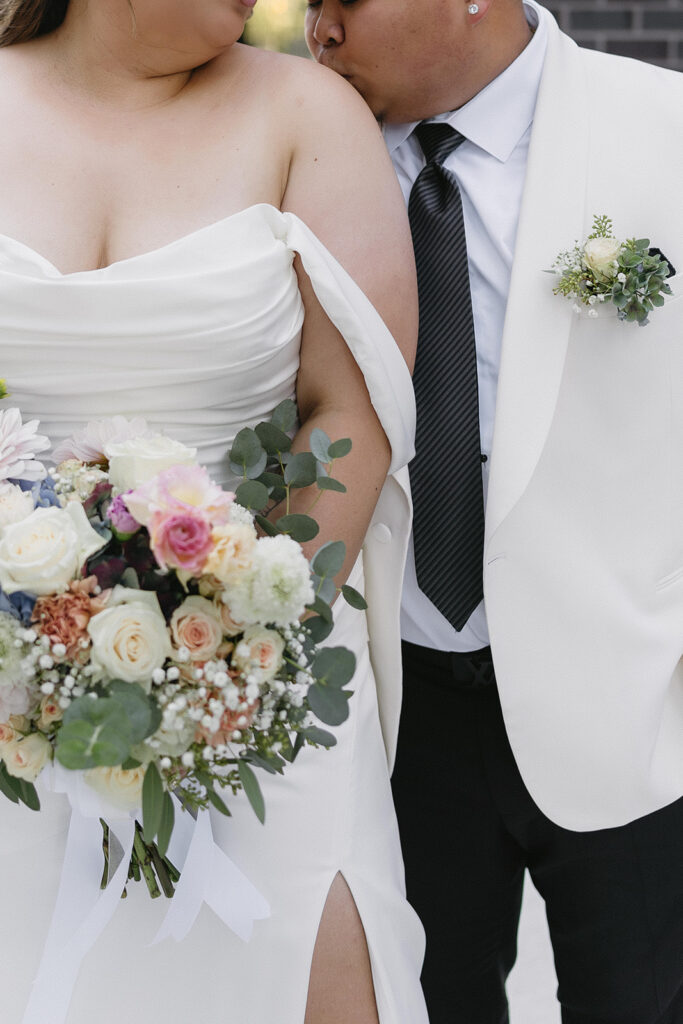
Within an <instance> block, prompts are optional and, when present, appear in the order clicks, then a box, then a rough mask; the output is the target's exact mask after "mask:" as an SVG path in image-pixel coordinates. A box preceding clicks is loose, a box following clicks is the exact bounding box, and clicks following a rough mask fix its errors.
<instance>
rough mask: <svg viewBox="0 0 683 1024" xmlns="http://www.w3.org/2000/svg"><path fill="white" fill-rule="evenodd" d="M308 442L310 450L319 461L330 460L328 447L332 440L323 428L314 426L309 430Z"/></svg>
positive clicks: (325, 461)
mask: <svg viewBox="0 0 683 1024" xmlns="http://www.w3.org/2000/svg"><path fill="white" fill-rule="evenodd" d="M309 444H310V446H311V451H312V452H313V454H314V455H315V457H316V459H318V460H319V461H320V462H323V463H327V462H331V461H332V457H331V456H330V454H329V448H330V445H331V444H332V442H331V441H330V439H329V437H328V436H327V434H326V433H325V431H324V430H321V429H320V428H319V427H314V428H313V430H312V431H311V437H310V440H309Z"/></svg>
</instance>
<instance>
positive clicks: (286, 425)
mask: <svg viewBox="0 0 683 1024" xmlns="http://www.w3.org/2000/svg"><path fill="white" fill-rule="evenodd" d="M297 416H298V413H297V408H296V403H295V402H293V401H292V399H291V398H285V400H284V401H283V402H280V404H279V405H278V406H277V407H276V408H275V410H274V411H273V414H272V416H271V417H270V422H271V423H272V424H273V426H274V427H278V428H279V429H280V430H282V431H284V432H285V433H286V434H287V433H289V431H290V430H293V429H294V427H295V426H296V421H297Z"/></svg>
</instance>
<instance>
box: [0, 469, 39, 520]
mask: <svg viewBox="0 0 683 1024" xmlns="http://www.w3.org/2000/svg"><path fill="white" fill-rule="evenodd" d="M31 512H33V495H32V494H31V492H30V491H22V489H21V487H17V485H16V484H11V483H9V481H7V480H3V481H2V483H0V528H1V527H3V526H9V525H10V523H19V522H21V520H22V519H26V516H30V515H31Z"/></svg>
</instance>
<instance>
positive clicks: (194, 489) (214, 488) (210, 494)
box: [126, 466, 234, 526]
mask: <svg viewBox="0 0 683 1024" xmlns="http://www.w3.org/2000/svg"><path fill="white" fill-rule="evenodd" d="M233 497H234V495H232V494H230V493H228V492H227V491H224V490H222V488H220V487H219V486H218V485H217V484H215V483H213V481H212V480H211V478H210V477H209V474H208V473H207V471H206V469H204V467H203V466H171V467H170V468H169V469H164V470H162V472H161V473H159V474H157V476H155V477H154V478H153V479H152V480H150V481H148V483H145V484H143V485H142V486H141V487H138V488H136V489H135V490H134V491H131V492H130V493H129V494H127V495H126V505H127V506H128V510H129V512H130V513H131V514H132V515H134V516H135V518H136V519H137V521H138V522H139V523H142V525H143V526H148V525H149V524H150V522H151V519H152V517H153V516H154V515H155V514H157V513H159V512H187V513H189V514H195V513H196V512H202V513H203V515H204V516H205V517H206V518H207V519H208V521H209V522H210V524H211V525H212V526H216V525H218V524H220V523H226V522H227V521H228V517H229V515H230V506H231V505H232V501H233Z"/></svg>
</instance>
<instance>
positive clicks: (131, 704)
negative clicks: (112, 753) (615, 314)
mask: <svg viewBox="0 0 683 1024" xmlns="http://www.w3.org/2000/svg"><path fill="white" fill-rule="evenodd" d="M108 695H109V696H110V697H111V698H112V699H114V700H116V701H117V703H119V704H120V705H121V707H122V708H123V710H124V712H125V714H126V716H127V718H128V723H129V725H130V733H131V737H130V741H131V743H132V744H133V745H135V744H136V743H141V742H142V741H143V740H145V739H147V737H148V736H151V735H152V733H155V732H156V731H157V729H158V728H159V726H160V725H161V709H160V708H159V706H158V704H157V703H156V701H154V700H152V699H151V698H150V697H148V696H147V694H146V693H145V692H144V691H143V690H142V689H141V688H140V687H139V686H138V685H137V683H124V682H123V680H122V679H114V680H113V681H112V682H111V683H110V684H109V687H108Z"/></svg>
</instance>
